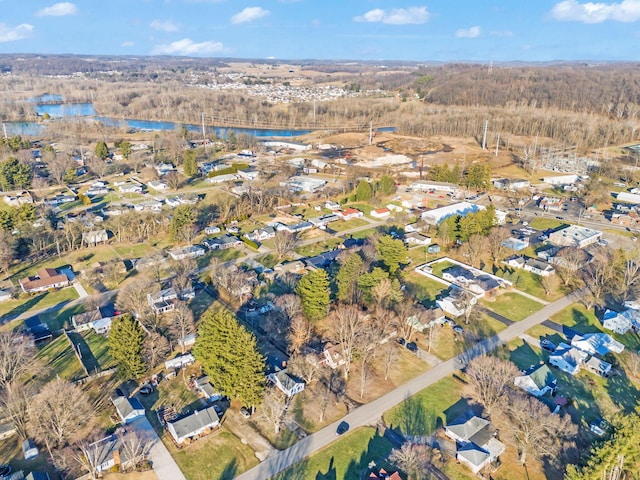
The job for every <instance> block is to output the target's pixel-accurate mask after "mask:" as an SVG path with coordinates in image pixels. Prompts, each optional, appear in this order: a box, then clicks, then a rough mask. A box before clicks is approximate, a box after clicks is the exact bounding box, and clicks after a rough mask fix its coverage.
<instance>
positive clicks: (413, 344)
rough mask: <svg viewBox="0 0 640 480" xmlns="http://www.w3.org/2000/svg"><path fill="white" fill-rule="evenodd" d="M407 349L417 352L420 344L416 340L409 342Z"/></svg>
mask: <svg viewBox="0 0 640 480" xmlns="http://www.w3.org/2000/svg"><path fill="white" fill-rule="evenodd" d="M407 350H409V351H410V352H413V353H416V352H417V351H418V345H417V344H416V342H409V343H407Z"/></svg>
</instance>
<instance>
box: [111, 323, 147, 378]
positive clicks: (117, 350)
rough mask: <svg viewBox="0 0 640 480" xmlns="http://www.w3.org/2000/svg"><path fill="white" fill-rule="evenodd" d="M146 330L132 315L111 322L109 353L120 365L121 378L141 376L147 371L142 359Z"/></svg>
mask: <svg viewBox="0 0 640 480" xmlns="http://www.w3.org/2000/svg"><path fill="white" fill-rule="evenodd" d="M143 345H144V332H143V331H142V327H141V326H140V324H139V323H138V321H137V320H136V319H135V318H133V317H132V316H131V315H123V316H121V317H119V318H115V319H114V320H113V321H112V322H111V330H110V331H109V353H110V354H111V357H112V358H113V359H114V361H115V362H116V364H117V365H118V375H119V376H120V377H121V378H125V379H129V378H140V377H141V376H142V375H144V374H145V372H146V367H145V365H144V361H143V359H142V352H143V348H144V347H143Z"/></svg>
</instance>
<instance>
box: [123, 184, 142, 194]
mask: <svg viewBox="0 0 640 480" xmlns="http://www.w3.org/2000/svg"><path fill="white" fill-rule="evenodd" d="M118 190H120V192H122V193H136V194H138V195H141V194H142V187H141V186H140V185H137V184H135V183H125V184H124V185H120V186H119V187H118Z"/></svg>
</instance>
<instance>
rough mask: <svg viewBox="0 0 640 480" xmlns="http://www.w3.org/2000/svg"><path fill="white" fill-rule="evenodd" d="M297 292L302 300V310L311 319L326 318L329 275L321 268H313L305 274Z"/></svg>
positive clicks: (328, 300)
mask: <svg viewBox="0 0 640 480" xmlns="http://www.w3.org/2000/svg"><path fill="white" fill-rule="evenodd" d="M296 293H297V294H298V295H300V298H301V300H302V310H303V311H304V314H305V316H306V317H307V319H308V320H310V321H312V322H313V321H317V320H320V319H321V318H324V317H325V316H326V315H327V312H328V311H329V304H330V302H331V300H330V298H329V276H328V275H327V272H326V271H324V270H322V269H321V268H319V269H317V270H313V271H311V272H309V273H307V274H306V275H304V276H303V277H302V278H301V279H300V282H299V283H298V287H297V288H296Z"/></svg>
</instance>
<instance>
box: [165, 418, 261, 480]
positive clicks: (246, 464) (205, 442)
mask: <svg viewBox="0 0 640 480" xmlns="http://www.w3.org/2000/svg"><path fill="white" fill-rule="evenodd" d="M170 451H171V455H172V456H173V459H174V460H175V461H176V463H177V464H178V466H179V467H180V470H182V473H183V474H184V476H185V477H186V478H187V480H211V479H216V480H231V479H233V478H235V477H236V476H237V475H239V474H240V473H242V472H244V471H246V470H248V469H250V468H252V467H254V466H256V465H257V464H258V459H257V458H256V457H255V455H254V454H253V450H252V449H251V447H249V446H248V445H244V444H243V443H242V442H241V441H240V440H239V439H238V437H236V436H235V435H233V434H232V433H231V432H229V431H227V430H226V429H225V428H223V429H222V430H220V431H219V432H216V433H213V434H211V435H209V436H208V437H206V438H203V439H200V440H198V441H197V442H195V443H193V444H192V445H189V446H188V447H185V448H182V449H181V450H178V449H177V448H175V447H174V446H173V445H171V448H170Z"/></svg>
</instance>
